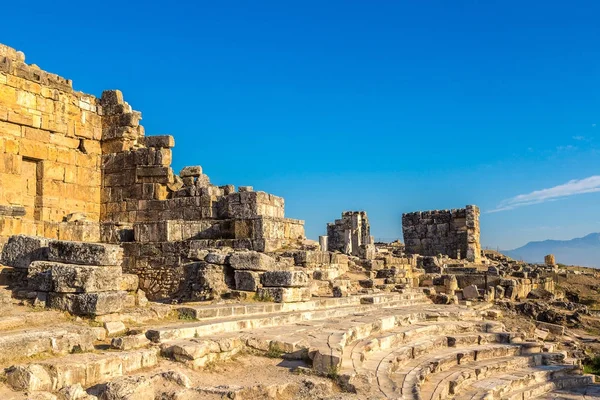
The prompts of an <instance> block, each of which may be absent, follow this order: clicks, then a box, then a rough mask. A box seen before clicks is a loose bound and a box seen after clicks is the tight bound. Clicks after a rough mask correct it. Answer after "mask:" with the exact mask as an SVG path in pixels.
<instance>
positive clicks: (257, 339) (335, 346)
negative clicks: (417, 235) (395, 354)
mask: <svg viewBox="0 0 600 400" xmlns="http://www.w3.org/2000/svg"><path fill="white" fill-rule="evenodd" d="M430 308H431V306H427V307H421V308H419V307H403V308H384V309H380V310H376V311H373V312H368V313H356V314H352V315H347V316H340V317H337V318H330V319H328V320H312V321H303V322H301V323H298V324H295V325H289V326H280V327H277V328H273V329H260V330H253V331H251V332H248V335H250V336H249V338H251V339H253V340H254V343H257V344H258V346H262V347H263V348H264V349H267V348H268V346H269V343H277V344H278V345H279V346H285V348H286V353H289V352H292V353H294V354H295V355H296V356H301V355H302V351H301V350H302V349H305V350H306V349H308V356H309V357H310V358H311V360H312V363H313V369H315V370H316V371H318V372H323V373H328V372H329V371H331V370H333V369H334V370H336V373H337V374H339V370H340V369H343V367H344V364H343V358H344V357H343V354H344V353H346V352H351V349H350V347H348V346H351V345H352V344H353V343H355V342H356V341H361V340H362V339H365V338H369V337H371V336H373V335H380V334H385V333H386V332H389V331H391V330H394V329H399V328H398V327H399V326H409V325H411V324H414V323H419V322H425V321H428V320H432V321H434V320H435V319H440V318H447V319H457V318H463V319H467V317H466V316H464V315H462V313H465V315H470V313H471V311H470V310H468V309H464V308H459V307H454V308H452V307H449V309H450V308H452V311H448V312H445V313H443V314H444V315H443V316H441V315H440V314H439V313H436V312H432V313H430V312H428V311H427V310H428V309H430ZM443 342H444V344H445V343H446V338H445V337H444V338H443ZM347 347H348V348H347Z"/></svg>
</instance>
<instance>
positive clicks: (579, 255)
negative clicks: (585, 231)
mask: <svg viewBox="0 0 600 400" xmlns="http://www.w3.org/2000/svg"><path fill="white" fill-rule="evenodd" d="M501 253H503V254H506V255H507V256H509V257H511V258H513V259H515V260H523V261H527V262H531V263H542V262H544V256H545V255H546V254H554V256H555V258H556V262H557V263H560V264H567V265H579V266H584V267H594V268H600V233H590V234H589V235H587V236H584V237H582V238H576V239H571V240H544V241H541V242H529V243H527V244H526V245H525V246H522V247H519V248H518V249H514V250H502V251H501Z"/></svg>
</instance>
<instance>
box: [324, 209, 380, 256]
mask: <svg viewBox="0 0 600 400" xmlns="http://www.w3.org/2000/svg"><path fill="white" fill-rule="evenodd" d="M326 243H327V250H329V251H339V252H341V253H344V254H347V255H352V256H355V257H360V258H365V259H371V258H373V257H374V255H375V245H374V240H373V237H372V236H371V225H369V218H368V217H367V213H366V212H365V211H345V212H343V213H342V218H341V219H336V220H335V222H333V223H328V224H327V239H326Z"/></svg>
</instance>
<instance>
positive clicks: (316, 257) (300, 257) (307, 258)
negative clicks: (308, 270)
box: [294, 250, 332, 266]
mask: <svg viewBox="0 0 600 400" xmlns="http://www.w3.org/2000/svg"><path fill="white" fill-rule="evenodd" d="M331 259H332V254H331V253H329V252H327V251H308V250H302V251H297V252H296V253H294V262H295V263H296V265H302V266H307V265H310V264H329V263H331V262H332V261H331Z"/></svg>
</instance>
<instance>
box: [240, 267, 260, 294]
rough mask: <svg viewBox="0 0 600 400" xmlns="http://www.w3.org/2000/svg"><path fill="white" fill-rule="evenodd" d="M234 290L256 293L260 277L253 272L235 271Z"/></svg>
mask: <svg viewBox="0 0 600 400" xmlns="http://www.w3.org/2000/svg"><path fill="white" fill-rule="evenodd" d="M234 277H235V288H236V289H237V290H243V291H246V292H256V290H257V289H258V288H259V286H260V275H259V273H258V272H253V271H235V273H234Z"/></svg>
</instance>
